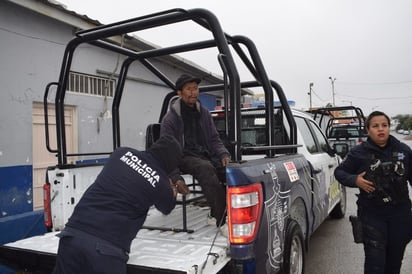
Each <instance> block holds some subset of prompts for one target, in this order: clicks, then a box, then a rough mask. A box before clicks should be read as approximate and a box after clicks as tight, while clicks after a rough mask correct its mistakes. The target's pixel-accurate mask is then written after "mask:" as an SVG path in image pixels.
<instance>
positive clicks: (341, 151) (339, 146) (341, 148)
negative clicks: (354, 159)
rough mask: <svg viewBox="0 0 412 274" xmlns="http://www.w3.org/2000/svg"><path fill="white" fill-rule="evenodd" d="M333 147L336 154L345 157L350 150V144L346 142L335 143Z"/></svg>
mask: <svg viewBox="0 0 412 274" xmlns="http://www.w3.org/2000/svg"><path fill="white" fill-rule="evenodd" d="M333 149H334V150H335V151H336V154H338V155H339V156H340V157H342V158H344V157H345V155H346V154H347V153H348V152H349V146H348V144H346V143H336V144H333Z"/></svg>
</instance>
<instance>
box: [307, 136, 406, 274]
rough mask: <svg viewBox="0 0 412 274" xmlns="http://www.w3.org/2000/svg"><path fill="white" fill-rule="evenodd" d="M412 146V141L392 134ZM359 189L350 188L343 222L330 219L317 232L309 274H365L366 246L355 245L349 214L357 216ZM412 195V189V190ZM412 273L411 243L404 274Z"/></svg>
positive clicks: (402, 273)
mask: <svg viewBox="0 0 412 274" xmlns="http://www.w3.org/2000/svg"><path fill="white" fill-rule="evenodd" d="M393 135H394V136H395V137H397V138H398V139H400V140H402V141H403V142H405V143H407V144H408V145H409V146H411V147H412V140H406V139H404V138H405V137H404V136H402V135H398V134H393ZM357 192H358V191H357V190H356V189H349V188H348V189H347V202H348V207H347V212H346V216H345V218H343V219H341V220H333V219H328V220H326V221H325V223H323V224H322V225H321V226H320V227H319V228H318V230H317V231H316V232H315V233H314V235H313V236H312V238H311V240H310V245H309V252H308V253H307V254H306V271H305V273H306V274H361V273H363V260H364V253H363V245H361V244H355V243H354V242H353V236H352V227H351V225H350V222H349V219H348V218H349V215H356V204H355V201H356V197H355V193H357ZM409 193H410V196H411V195H412V190H411V189H410V190H409ZM410 273H412V243H410V244H409V245H408V247H407V249H406V252H405V256H404V259H403V264H402V270H401V274H410Z"/></svg>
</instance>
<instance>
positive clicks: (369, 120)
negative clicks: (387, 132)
mask: <svg viewBox="0 0 412 274" xmlns="http://www.w3.org/2000/svg"><path fill="white" fill-rule="evenodd" d="M376 116H385V118H386V120H388V125H389V126H390V125H391V120H390V119H389V116H388V115H386V114H385V113H383V112H382V111H373V112H372V113H371V114H369V116H368V118H367V119H366V121H365V127H366V128H367V129H369V126H370V123H371V120H372V118H373V117H376Z"/></svg>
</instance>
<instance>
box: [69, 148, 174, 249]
mask: <svg viewBox="0 0 412 274" xmlns="http://www.w3.org/2000/svg"><path fill="white" fill-rule="evenodd" d="M171 156H173V155H171ZM173 168H174V167H173ZM166 170H167V169H165V166H164V163H163V162H162V161H160V160H158V159H157V158H155V157H154V155H153V154H152V153H151V152H146V151H138V150H135V149H132V148H128V147H121V148H118V149H116V150H115V151H114V152H113V153H112V155H111V156H110V158H109V160H108V162H107V163H106V164H105V166H104V168H103V170H102V172H101V173H100V174H99V175H98V177H97V179H96V181H95V182H94V183H93V184H92V185H91V186H90V187H89V188H88V189H87V191H86V192H85V194H84V195H83V197H82V198H81V200H80V201H79V203H78V204H77V205H76V207H75V210H74V212H73V214H72V216H71V217H70V219H69V221H68V223H67V224H66V225H67V226H68V227H71V228H75V229H78V230H81V231H83V232H86V233H89V234H92V235H94V236H97V237H99V238H102V239H104V240H107V241H109V242H111V243H112V244H114V245H116V246H118V247H120V248H122V249H123V250H125V251H129V250H130V244H131V241H132V240H133V238H134V237H135V236H136V234H137V232H138V230H139V229H140V228H141V227H142V225H143V223H144V221H145V219H146V214H147V212H148V210H149V208H150V207H151V206H152V205H155V206H156V208H157V209H158V210H159V211H161V212H162V213H164V214H168V213H170V211H171V210H172V209H173V208H174V207H175V199H174V197H173V192H172V189H171V187H170V185H169V181H168V176H167V173H166Z"/></svg>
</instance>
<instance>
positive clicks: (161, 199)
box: [154, 180, 177, 215]
mask: <svg viewBox="0 0 412 274" xmlns="http://www.w3.org/2000/svg"><path fill="white" fill-rule="evenodd" d="M156 190H157V195H156V196H157V197H156V200H155V204H154V205H155V207H156V208H157V209H158V210H159V211H160V212H162V213H163V214H166V215H167V214H169V213H170V212H171V211H172V210H173V209H174V208H175V206H176V195H177V189H176V187H175V186H174V184H173V183H170V181H166V180H161V181H160V182H159V185H158V186H157V189H156Z"/></svg>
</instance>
